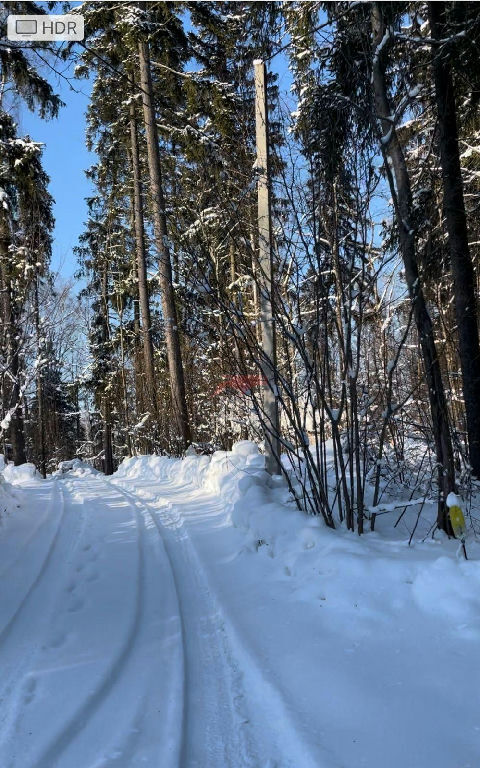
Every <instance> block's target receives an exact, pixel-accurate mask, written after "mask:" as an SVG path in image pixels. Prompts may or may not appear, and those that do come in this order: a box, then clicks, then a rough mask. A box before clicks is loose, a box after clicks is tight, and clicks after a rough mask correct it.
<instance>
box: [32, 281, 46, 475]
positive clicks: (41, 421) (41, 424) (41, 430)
mask: <svg viewBox="0 0 480 768" xmlns="http://www.w3.org/2000/svg"><path fill="white" fill-rule="evenodd" d="M38 280H39V275H38V272H37V274H36V275H35V295H34V298H35V333H36V335H37V356H38V360H37V381H36V385H37V417H38V434H39V439H40V472H41V473H42V477H43V478H46V477H47V455H46V444H45V413H44V408H43V372H42V366H41V365H40V362H41V361H40V358H41V354H42V346H43V345H42V341H41V336H40V333H41V329H40V303H39V298H38Z"/></svg>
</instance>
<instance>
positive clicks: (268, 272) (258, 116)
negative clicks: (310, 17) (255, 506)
mask: <svg viewBox="0 0 480 768" xmlns="http://www.w3.org/2000/svg"><path fill="white" fill-rule="evenodd" d="M253 65H254V68H255V122H256V141H257V163H256V165H257V174H258V267H259V270H258V279H259V282H260V291H259V294H260V295H259V299H260V327H261V331H262V351H263V354H262V363H261V368H262V373H263V376H264V377H265V379H266V382H267V384H266V385H265V388H264V397H263V411H264V414H263V418H264V420H265V426H264V432H265V454H266V467H267V471H268V472H270V474H271V475H277V474H280V472H281V467H280V441H279V418H278V394H277V384H276V376H275V369H276V364H277V360H276V343H275V324H274V317H273V282H272V275H273V265H272V224H271V210H270V186H269V162H268V109H267V88H266V68H265V62H263V61H262V60H256V61H254V62H253Z"/></svg>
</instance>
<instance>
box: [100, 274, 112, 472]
mask: <svg viewBox="0 0 480 768" xmlns="http://www.w3.org/2000/svg"><path fill="white" fill-rule="evenodd" d="M102 305H103V314H102V346H103V348H105V345H106V343H107V341H109V339H110V328H109V318H108V268H107V265H105V266H104V268H103V275H102ZM107 376H108V366H107V364H105V366H104V371H103V377H104V381H103V383H102V386H103V389H104V392H103V395H102V406H103V407H102V418H103V471H104V472H105V474H106V475H112V474H113V446H112V416H111V405H110V400H109V397H110V393H108V394H106V393H105V385H106V381H107Z"/></svg>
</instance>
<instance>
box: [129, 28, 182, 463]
mask: <svg viewBox="0 0 480 768" xmlns="http://www.w3.org/2000/svg"><path fill="white" fill-rule="evenodd" d="M138 53H139V60H140V82H141V87H142V101H143V116H144V121H145V134H146V138H147V154H148V170H149V176H150V187H151V196H152V207H153V226H154V233H155V245H156V249H157V253H158V264H159V280H160V292H161V297H162V310H163V320H164V323H165V341H166V346H167V360H168V371H169V375H170V390H171V394H172V406H173V416H174V420H175V426H176V429H177V434H178V439H179V441H180V443H181V445H182V447H183V448H186V447H187V446H188V444H189V443H190V442H191V434H190V424H189V418H188V410H187V400H186V396H185V379H184V373H183V363H182V355H181V349H180V334H179V331H178V321H177V310H176V306H175V294H174V290H173V282H172V263H171V259H170V250H169V247H168V232H167V218H166V215H165V199H164V194H163V186H162V171H161V165H160V152H159V144H158V131H157V124H156V120H155V109H154V103H153V87H152V75H151V71H150V54H149V49H148V43H147V42H146V41H145V40H140V41H139V44H138Z"/></svg>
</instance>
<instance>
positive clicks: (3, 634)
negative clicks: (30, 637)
mask: <svg viewBox="0 0 480 768" xmlns="http://www.w3.org/2000/svg"><path fill="white" fill-rule="evenodd" d="M55 495H58V496H59V497H60V500H61V502H60V514H59V515H58V520H57V523H56V526H55V529H54V533H53V536H52V538H51V541H50V544H49V546H48V549H47V551H46V553H45V556H44V558H43V561H42V562H41V565H40V567H39V569H38V570H37V572H36V575H35V576H34V579H33V581H32V582H31V584H30V586H29V587H28V589H27V591H26V592H25V594H24V595H23V598H22V599H21V601H20V602H19V604H18V606H17V608H16V609H15V612H14V613H13V614H12V615H11V616H10V619H9V620H8V621H7V623H6V624H5V625H4V626H3V627H2V629H1V631H0V651H1V647H2V645H3V644H4V643H5V641H6V639H7V637H8V636H9V634H10V632H11V630H12V628H13V626H14V625H15V622H16V620H17V618H18V617H19V615H20V614H21V611H22V609H23V608H24V606H25V605H26V604H27V602H28V600H29V599H30V597H31V595H32V593H33V592H34V590H35V589H36V588H37V587H38V585H39V583H40V581H41V579H42V577H43V576H44V574H45V571H46V570H47V568H48V565H49V563H50V561H51V558H52V555H53V552H54V549H55V546H56V544H57V541H58V538H59V535H60V530H61V528H62V524H63V521H64V518H65V499H64V496H63V492H62V491H61V490H60V488H59V486H58V482H57V481H56V480H54V482H53V489H52V496H51V500H50V504H49V508H50V507H52V506H53V502H54V499H55ZM47 518H48V514H47ZM39 527H41V526H39ZM39 527H37V528H36V529H35V532H38V529H39ZM26 546H27V545H26ZM24 549H25V547H24V548H23V549H22V552H23V551H24ZM19 560H20V557H19V558H17V560H16V561H15V563H12V564H11V567H14V566H15V565H17V564H18V562H19ZM10 570H11V569H10ZM3 575H4V573H3V572H2V576H3Z"/></svg>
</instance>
